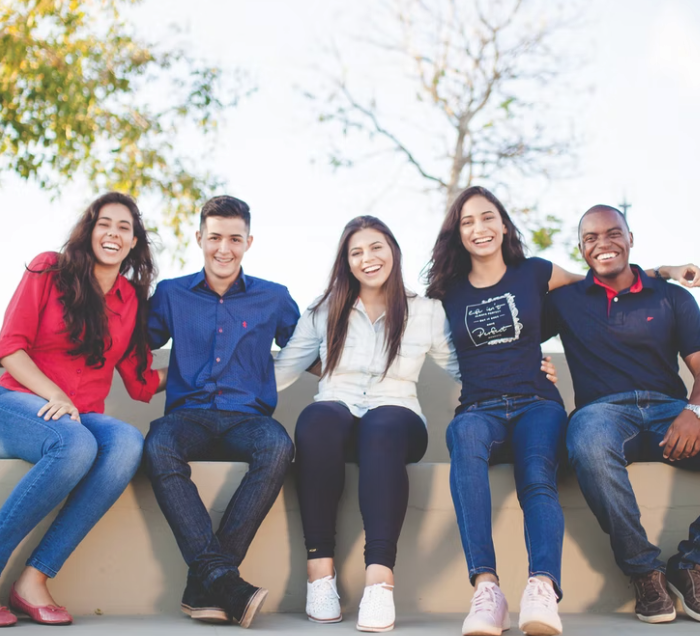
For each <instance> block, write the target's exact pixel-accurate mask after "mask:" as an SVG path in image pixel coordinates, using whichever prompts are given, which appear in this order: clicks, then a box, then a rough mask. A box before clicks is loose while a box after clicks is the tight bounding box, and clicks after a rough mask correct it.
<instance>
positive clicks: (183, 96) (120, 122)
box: [0, 0, 252, 239]
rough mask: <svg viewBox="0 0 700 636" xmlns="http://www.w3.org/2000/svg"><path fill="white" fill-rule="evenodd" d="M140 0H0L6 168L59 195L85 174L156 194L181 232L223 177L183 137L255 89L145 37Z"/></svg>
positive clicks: (206, 131)
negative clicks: (133, 15)
mask: <svg viewBox="0 0 700 636" xmlns="http://www.w3.org/2000/svg"><path fill="white" fill-rule="evenodd" d="M134 3H135V0H0V133H1V134H0V170H2V171H12V172H15V173H16V174H18V175H19V176H21V177H22V178H24V179H27V180H34V181H36V182H38V184H39V185H40V186H41V187H42V188H44V189H47V190H49V191H53V192H58V191H59V189H60V188H61V186H62V184H64V183H65V182H66V181H69V180H71V179H72V178H74V177H75V176H76V175H81V176H84V177H85V178H87V180H88V181H89V183H90V184H91V187H93V188H94V189H95V190H96V191H102V190H105V189H116V190H121V191H123V192H127V193H130V194H132V195H133V196H137V197H138V196H140V195H142V194H151V195H153V194H155V195H159V196H160V198H161V200H162V204H163V212H164V218H165V221H166V223H167V225H169V226H170V228H171V229H172V230H173V232H174V233H175V235H176V236H177V237H178V238H179V239H182V230H183V222H184V221H185V220H186V219H187V218H188V216H190V215H191V214H192V213H193V212H194V211H195V209H196V207H197V206H198V205H200V204H201V203H202V201H203V200H205V199H206V198H208V196H210V195H211V193H212V192H213V191H215V190H217V189H218V188H219V187H221V186H222V185H223V184H222V181H221V179H220V178H219V177H217V176H216V175H215V174H212V173H211V172H210V171H207V170H206V169H202V164H203V162H202V158H201V156H191V155H187V154H183V153H182V152H180V151H179V148H180V147H182V146H181V140H182V137H183V135H185V136H186V135H190V137H192V136H193V135H194V138H195V139H196V140H199V143H200V146H201V140H202V139H203V138H204V139H211V138H212V133H213V132H214V131H215V130H216V128H217V126H218V125H219V123H220V121H221V118H222V116H223V114H224V112H225V111H226V109H227V108H229V107H231V106H234V105H235V104H236V103H237V100H238V99H239V98H240V97H241V96H243V95H244V94H247V93H249V92H251V90H252V89H251V88H250V86H249V82H248V80H247V78H246V77H245V76H244V75H243V74H241V73H239V72H237V73H233V74H232V75H231V76H230V77H229V76H225V75H224V73H222V71H221V70H220V69H219V68H217V67H214V66H208V65H205V64H202V63H200V62H197V61H196V60H194V59H193V58H192V57H190V56H189V55H187V54H186V53H185V52H183V51H182V50H178V49H173V48H171V49H169V50H162V49H161V48H159V47H158V46H156V45H153V44H151V43H149V42H146V41H144V40H142V39H141V38H140V37H139V36H138V35H137V34H136V32H135V29H134V27H133V26H132V25H131V24H130V23H129V21H128V19H127V18H126V17H125V15H126V12H127V10H128V9H129V8H130V6H129V5H132V4H134ZM178 142H180V143H178ZM191 146H192V144H191V143H190V144H188V147H191ZM201 154H203V153H201Z"/></svg>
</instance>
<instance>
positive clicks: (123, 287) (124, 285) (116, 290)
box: [105, 274, 131, 302]
mask: <svg viewBox="0 0 700 636" xmlns="http://www.w3.org/2000/svg"><path fill="white" fill-rule="evenodd" d="M130 286H131V283H129V281H128V280H127V279H126V278H124V276H122V275H121V274H119V275H118V276H117V280H115V281H114V285H112V289H110V290H109V291H108V292H107V293H106V294H105V296H116V297H117V298H119V300H120V301H121V302H125V300H126V297H127V293H128V288H129V287H130Z"/></svg>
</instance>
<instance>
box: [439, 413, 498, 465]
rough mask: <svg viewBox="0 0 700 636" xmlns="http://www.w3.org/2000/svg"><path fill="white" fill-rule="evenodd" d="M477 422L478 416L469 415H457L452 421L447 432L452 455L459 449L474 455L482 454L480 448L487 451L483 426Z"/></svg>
mask: <svg viewBox="0 0 700 636" xmlns="http://www.w3.org/2000/svg"><path fill="white" fill-rule="evenodd" d="M477 424H478V422H477V421H476V418H468V417H456V418H455V419H453V420H452V421H451V422H450V424H449V425H448V427H447V432H446V433H445V437H446V440H447V448H448V450H449V451H450V455H452V453H453V452H454V451H457V450H459V451H460V452H463V453H466V454H473V455H482V453H481V452H479V451H480V450H481V451H484V452H486V445H485V444H484V440H483V439H482V437H483V436H482V435H481V427H480V426H478V425H477ZM486 456H487V457H488V452H486Z"/></svg>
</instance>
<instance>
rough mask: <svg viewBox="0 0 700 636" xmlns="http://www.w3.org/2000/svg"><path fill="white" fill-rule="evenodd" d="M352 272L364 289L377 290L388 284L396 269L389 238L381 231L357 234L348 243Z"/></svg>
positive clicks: (364, 231) (365, 231)
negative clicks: (392, 272)
mask: <svg viewBox="0 0 700 636" xmlns="http://www.w3.org/2000/svg"><path fill="white" fill-rule="evenodd" d="M348 265H349V266H350V272H351V273H352V275H353V276H354V277H355V278H356V279H357V280H358V282H359V283H360V293H362V288H365V289H372V290H377V289H381V288H382V287H383V286H384V283H386V281H387V279H388V278H389V275H390V274H391V270H392V269H393V267H394V254H393V252H392V249H391V245H389V241H388V239H387V237H386V236H385V235H384V234H382V232H380V231H379V230H374V229H372V228H365V229H364V230H359V231H358V232H355V234H353V235H352V236H351V237H350V241H349V243H348Z"/></svg>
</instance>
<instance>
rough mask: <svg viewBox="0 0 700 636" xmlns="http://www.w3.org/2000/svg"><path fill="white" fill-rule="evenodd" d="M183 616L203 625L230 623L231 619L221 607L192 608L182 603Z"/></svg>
mask: <svg viewBox="0 0 700 636" xmlns="http://www.w3.org/2000/svg"><path fill="white" fill-rule="evenodd" d="M180 609H181V610H182V613H183V614H187V616H189V617H190V618H193V619H194V620H196V621H202V622H203V623H230V622H231V617H230V616H229V615H228V614H227V613H226V612H225V611H224V610H223V609H221V608H220V607H192V606H190V605H186V604H185V603H180Z"/></svg>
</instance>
